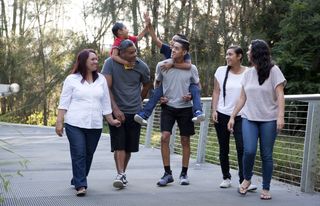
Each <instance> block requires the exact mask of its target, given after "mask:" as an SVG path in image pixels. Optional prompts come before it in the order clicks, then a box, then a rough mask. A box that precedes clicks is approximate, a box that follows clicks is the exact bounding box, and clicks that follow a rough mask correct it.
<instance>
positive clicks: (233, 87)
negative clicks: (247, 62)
mask: <svg viewBox="0 0 320 206" xmlns="http://www.w3.org/2000/svg"><path fill="white" fill-rule="evenodd" d="M246 71H248V68H247V67H246V68H245V71H244V72H242V73H241V74H234V73H232V72H231V71H229V73H228V79H227V83H226V96H225V99H223V82H224V79H225V76H226V72H227V66H221V67H218V69H217V70H216V72H215V74H214V76H215V78H216V79H217V81H218V83H219V88H220V94H219V100H218V105H217V111H218V112H220V113H223V114H225V115H229V116H230V115H231V114H232V111H233V109H234V107H235V105H236V104H237V101H238V99H239V96H240V93H241V87H242V86H241V81H242V78H243V76H244V73H245V72H246ZM238 115H241V111H240V112H239V114H238Z"/></svg>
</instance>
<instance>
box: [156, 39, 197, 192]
mask: <svg viewBox="0 0 320 206" xmlns="http://www.w3.org/2000/svg"><path fill="white" fill-rule="evenodd" d="M188 51H189V42H188V41H186V40H177V41H176V42H175V43H174V45H173V48H172V60H173V61H174V62H176V63H182V62H183V61H184V59H183V58H184V55H185V54H186V53H187V52H188ZM163 63H164V62H159V63H158V65H157V68H156V85H157V84H159V83H160V82H162V87H163V97H161V99H160V101H161V102H162V105H161V107H162V108H161V123H160V124H161V155H162V161H163V166H164V170H165V172H164V175H163V177H161V179H160V180H159V181H158V183H157V184H158V185H159V186H166V185H167V184H168V183H170V182H173V177H172V171H171V168H170V149H169V142H170V136H171V133H172V128H173V125H174V123H175V121H177V123H178V127H179V130H180V136H181V145H182V170H181V173H180V184H181V185H188V184H189V179H188V176H187V170H188V166H189V159H190V136H191V135H193V134H194V133H195V131H194V123H193V122H192V117H193V114H192V103H191V101H190V99H191V95H190V94H189V85H190V83H195V84H198V83H199V75H198V70H197V68H196V66H194V65H192V66H191V69H190V70H180V69H170V70H168V71H162V70H161V65H162V64H163Z"/></svg>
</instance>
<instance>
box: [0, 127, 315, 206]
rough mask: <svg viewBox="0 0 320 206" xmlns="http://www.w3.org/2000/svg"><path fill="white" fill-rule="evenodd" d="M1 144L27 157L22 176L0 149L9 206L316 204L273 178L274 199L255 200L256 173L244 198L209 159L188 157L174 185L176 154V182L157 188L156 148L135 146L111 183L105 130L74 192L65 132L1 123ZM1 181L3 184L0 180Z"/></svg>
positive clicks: (174, 158) (12, 159) (110, 158)
mask: <svg viewBox="0 0 320 206" xmlns="http://www.w3.org/2000/svg"><path fill="white" fill-rule="evenodd" d="M0 140H1V141H0V144H1V145H4V143H3V142H2V141H6V142H7V143H8V144H9V145H7V144H5V146H6V147H8V148H10V149H11V150H13V151H14V152H15V153H17V154H19V155H22V156H23V157H25V158H26V159H27V160H29V161H30V162H29V163H28V168H27V169H25V170H23V171H22V174H23V177H21V176H18V175H15V171H17V170H19V169H21V167H20V165H19V164H18V163H17V162H18V161H19V159H20V158H19V157H18V156H17V155H16V154H13V153H10V152H7V151H6V150H4V149H0V172H1V174H2V175H3V174H12V175H13V176H12V177H11V178H9V179H10V182H11V186H10V191H9V192H4V191H3V190H1V188H2V187H1V188H0V192H1V195H2V196H3V197H4V202H3V203H0V205H1V206H2V205H14V206H19V205H23V206H29V205H30V206H38V205H39V206H46V205H54V206H73V205H75V206H76V205H77V206H79V205H86V206H87V205H88V206H89V205H95V206H100V205H101V206H102V205H108V206H113V205H121V206H122V205H129V206H135V205H137V206H158V205H165V206H170V205H174V206H180V205H181V206H188V205H195V206H206V205H208V206H209V205H210V206H213V205H218V206H224V205H230V206H231V205H238V206H250V205H259V206H263V205H273V206H274V205H279V206H280V205H281V206H295V205H297V206H301V205H307V206H319V205H320V194H319V193H314V194H307V193H301V192H300V191H299V188H298V187H295V186H291V185H288V184H284V183H281V182H278V181H274V180H273V181H272V185H271V187H272V188H271V189H272V190H271V192H272V195H273V199H272V200H269V201H263V200H260V199H259V189H261V186H260V185H261V177H256V176H255V177H254V178H253V182H254V183H256V184H257V185H259V189H258V192H253V193H248V194H247V195H246V196H245V197H242V196H240V195H239V194H238V193H237V186H238V183H237V181H238V180H237V178H236V177H237V175H236V171H234V170H233V171H232V176H233V177H234V180H233V187H231V188H229V189H220V188H219V187H218V185H219V184H220V182H221V172H220V167H219V166H217V165H212V164H202V165H197V164H196V163H195V160H191V163H190V169H189V172H188V173H189V177H190V182H191V184H190V185H189V186H181V185H179V184H178V175H179V172H180V168H181V156H179V155H173V156H172V158H171V162H172V167H173V175H174V178H175V182H174V183H172V184H171V185H169V186H167V187H161V188H160V187H158V186H156V182H157V181H158V179H159V178H160V177H161V176H162V174H163V169H162V161H161V155H160V151H159V150H158V149H153V148H144V147H143V146H141V147H140V152H138V153H135V154H133V155H132V159H131V162H130V164H129V168H128V171H127V179H128V181H129V184H128V186H127V188H125V189H123V190H117V189H115V188H113V187H112V182H113V179H114V178H115V175H116V173H115V169H114V168H115V166H114V162H113V155H112V153H111V152H110V141H109V137H108V135H103V137H102V138H101V140H100V143H99V146H98V149H97V151H96V153H95V157H94V161H93V164H92V169H91V172H90V174H89V177H88V184H89V185H88V186H89V188H88V193H87V195H86V196H85V197H76V196H75V190H74V189H73V188H72V187H71V186H70V184H69V183H70V178H71V163H70V155H69V146H68V141H67V139H66V137H62V138H58V137H57V136H56V135H55V133H54V129H53V128H50V127H35V126H27V125H15V124H7V123H1V122H0ZM1 184H2V183H1Z"/></svg>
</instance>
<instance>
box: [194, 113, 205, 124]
mask: <svg viewBox="0 0 320 206" xmlns="http://www.w3.org/2000/svg"><path fill="white" fill-rule="evenodd" d="M205 119H206V116H205V115H204V114H203V112H202V111H200V110H197V111H196V112H195V113H194V117H193V118H192V121H193V122H194V123H200V122H202V121H204V120H205Z"/></svg>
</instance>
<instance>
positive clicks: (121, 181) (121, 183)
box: [113, 174, 127, 189]
mask: <svg viewBox="0 0 320 206" xmlns="http://www.w3.org/2000/svg"><path fill="white" fill-rule="evenodd" d="M125 186H127V181H126V179H125V175H124V174H118V175H117V177H116V179H114V181H113V187H115V188H118V189H122V188H124V187H125Z"/></svg>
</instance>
